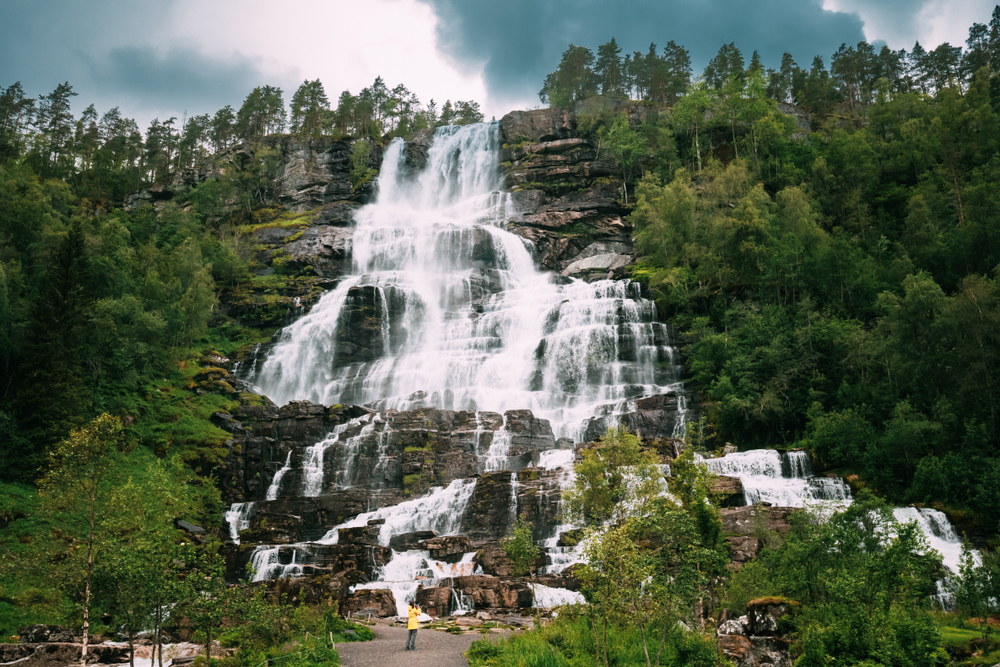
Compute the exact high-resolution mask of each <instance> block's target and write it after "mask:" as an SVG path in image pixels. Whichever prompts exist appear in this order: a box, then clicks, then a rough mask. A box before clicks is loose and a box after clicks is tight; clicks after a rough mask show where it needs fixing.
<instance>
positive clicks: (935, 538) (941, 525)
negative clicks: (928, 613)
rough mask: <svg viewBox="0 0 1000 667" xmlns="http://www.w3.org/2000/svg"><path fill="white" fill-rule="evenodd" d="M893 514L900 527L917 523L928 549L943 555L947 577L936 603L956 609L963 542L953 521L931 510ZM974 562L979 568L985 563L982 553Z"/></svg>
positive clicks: (906, 509) (901, 509)
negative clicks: (979, 565) (957, 580)
mask: <svg viewBox="0 0 1000 667" xmlns="http://www.w3.org/2000/svg"><path fill="white" fill-rule="evenodd" d="M892 514H893V516H894V517H896V521H899V522H900V523H915V524H916V525H917V528H918V529H919V530H920V532H921V533H923V535H924V537H925V538H926V539H927V544H928V546H929V547H930V548H931V549H933V550H934V551H937V552H938V553H939V554H940V555H941V564H942V565H944V567H945V569H946V570H947V574H946V575H945V576H944V578H943V579H940V580H938V581H937V594H936V595H935V596H934V601H935V602H936V603H937V604H938V606H940V607H941V608H942V609H947V610H951V609H954V607H955V580H956V578H957V577H958V574H959V567H960V566H961V564H962V538H960V537H959V536H958V534H957V533H956V532H955V528H954V527H953V526H952V525H951V521H949V520H948V517H947V516H946V515H945V514H944V512H941V511H938V510H936V509H931V508H930V507H897V508H895V509H893V510H892ZM972 558H973V560H974V561H975V562H976V563H977V564H979V563H981V562H982V559H981V557H980V556H979V554H978V553H974V554H973V556H972Z"/></svg>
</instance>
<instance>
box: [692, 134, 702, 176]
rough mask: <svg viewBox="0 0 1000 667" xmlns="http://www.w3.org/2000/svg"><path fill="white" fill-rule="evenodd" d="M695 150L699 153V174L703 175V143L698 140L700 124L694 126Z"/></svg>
mask: <svg viewBox="0 0 1000 667" xmlns="http://www.w3.org/2000/svg"><path fill="white" fill-rule="evenodd" d="M694 150H695V152H696V153H698V173H699V174H700V173H701V142H700V141H699V138H698V124H697V123H695V125H694Z"/></svg>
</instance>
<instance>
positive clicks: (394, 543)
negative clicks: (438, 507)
mask: <svg viewBox="0 0 1000 667" xmlns="http://www.w3.org/2000/svg"><path fill="white" fill-rule="evenodd" d="M432 537H437V533H435V532H434V531H433V530H418V531H416V532H413V533H400V534H399V535H393V536H392V537H391V538H389V548H390V549H392V550H393V551H399V552H402V551H412V550H414V549H422V548H423V547H422V546H420V542H422V541H424V540H429V539H431V538H432Z"/></svg>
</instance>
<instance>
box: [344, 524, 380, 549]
mask: <svg viewBox="0 0 1000 667" xmlns="http://www.w3.org/2000/svg"><path fill="white" fill-rule="evenodd" d="M381 530H382V527H381V526H380V525H379V524H369V525H367V526H354V527H352V528H341V529H340V530H339V531H337V532H338V533H339V537H338V538H337V542H338V543H339V544H361V545H366V546H378V545H379V534H380V533H381Z"/></svg>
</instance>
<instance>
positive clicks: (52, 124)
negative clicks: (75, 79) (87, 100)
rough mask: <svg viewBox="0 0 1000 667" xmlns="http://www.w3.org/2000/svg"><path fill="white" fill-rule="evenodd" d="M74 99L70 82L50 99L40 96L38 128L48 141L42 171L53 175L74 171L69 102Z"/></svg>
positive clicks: (71, 116) (74, 94)
mask: <svg viewBox="0 0 1000 667" xmlns="http://www.w3.org/2000/svg"><path fill="white" fill-rule="evenodd" d="M75 96H76V93H74V92H73V86H71V85H70V84H69V81H67V82H65V83H60V84H59V85H58V86H56V89H55V90H53V91H52V92H51V93H49V94H48V95H40V96H39V98H38V99H39V103H38V114H37V115H36V119H35V125H36V126H37V127H38V129H39V131H40V132H41V133H42V135H43V136H44V139H45V141H44V143H43V146H44V148H43V154H42V167H43V169H44V170H46V171H47V172H48V173H51V174H56V173H58V172H68V171H69V168H71V167H72V150H73V114H72V112H71V111H70V98H72V97H75ZM60 167H62V168H61V169H60Z"/></svg>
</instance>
